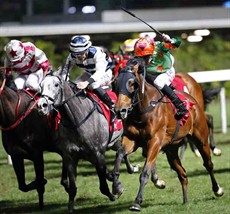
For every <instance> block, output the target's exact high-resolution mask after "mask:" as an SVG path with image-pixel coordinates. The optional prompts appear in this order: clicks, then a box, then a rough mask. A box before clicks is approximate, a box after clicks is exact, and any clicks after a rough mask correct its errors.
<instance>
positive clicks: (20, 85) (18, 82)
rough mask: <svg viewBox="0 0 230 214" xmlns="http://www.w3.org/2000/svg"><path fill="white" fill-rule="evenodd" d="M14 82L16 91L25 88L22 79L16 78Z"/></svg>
mask: <svg viewBox="0 0 230 214" xmlns="http://www.w3.org/2000/svg"><path fill="white" fill-rule="evenodd" d="M14 82H15V85H16V87H17V89H23V88H25V80H24V79H22V78H16V79H15V80H14Z"/></svg>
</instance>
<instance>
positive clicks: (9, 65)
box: [4, 40, 50, 92]
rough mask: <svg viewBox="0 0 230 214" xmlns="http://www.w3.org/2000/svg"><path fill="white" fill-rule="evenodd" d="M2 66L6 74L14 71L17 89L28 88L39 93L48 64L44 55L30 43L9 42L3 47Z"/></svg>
mask: <svg viewBox="0 0 230 214" xmlns="http://www.w3.org/2000/svg"><path fill="white" fill-rule="evenodd" d="M5 51H6V58H5V61H4V66H5V68H6V73H7V74H10V73H11V71H15V73H16V75H15V80H14V82H15V84H16V86H17V89H23V88H29V89H30V90H32V91H36V92H40V86H39V85H40V83H41V81H42V79H43V77H44V74H45V72H46V71H47V70H48V69H49V67H50V63H49V61H48V59H47V57H46V55H45V53H44V52H43V51H42V50H40V49H38V48H37V47H36V46H35V45H34V44H32V43H31V42H21V41H18V40H11V41H10V42H9V43H8V44H7V45H6V47H5Z"/></svg>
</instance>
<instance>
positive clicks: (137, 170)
mask: <svg viewBox="0 0 230 214" xmlns="http://www.w3.org/2000/svg"><path fill="white" fill-rule="evenodd" d="M140 168H141V165H140V164H137V165H135V166H133V172H140Z"/></svg>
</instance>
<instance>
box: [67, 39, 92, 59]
mask: <svg viewBox="0 0 230 214" xmlns="http://www.w3.org/2000/svg"><path fill="white" fill-rule="evenodd" d="M91 45H92V42H91V41H89V40H88V39H87V38H86V37H84V36H74V37H72V39H71V42H70V46H69V51H70V53H71V54H73V55H82V54H84V53H85V52H86V51H87V50H88V48H89V47H90V46H91Z"/></svg>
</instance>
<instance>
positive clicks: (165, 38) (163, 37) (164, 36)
mask: <svg viewBox="0 0 230 214" xmlns="http://www.w3.org/2000/svg"><path fill="white" fill-rule="evenodd" d="M162 39H163V41H164V42H171V38H170V36H169V35H168V34H164V33H163V34H162Z"/></svg>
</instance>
